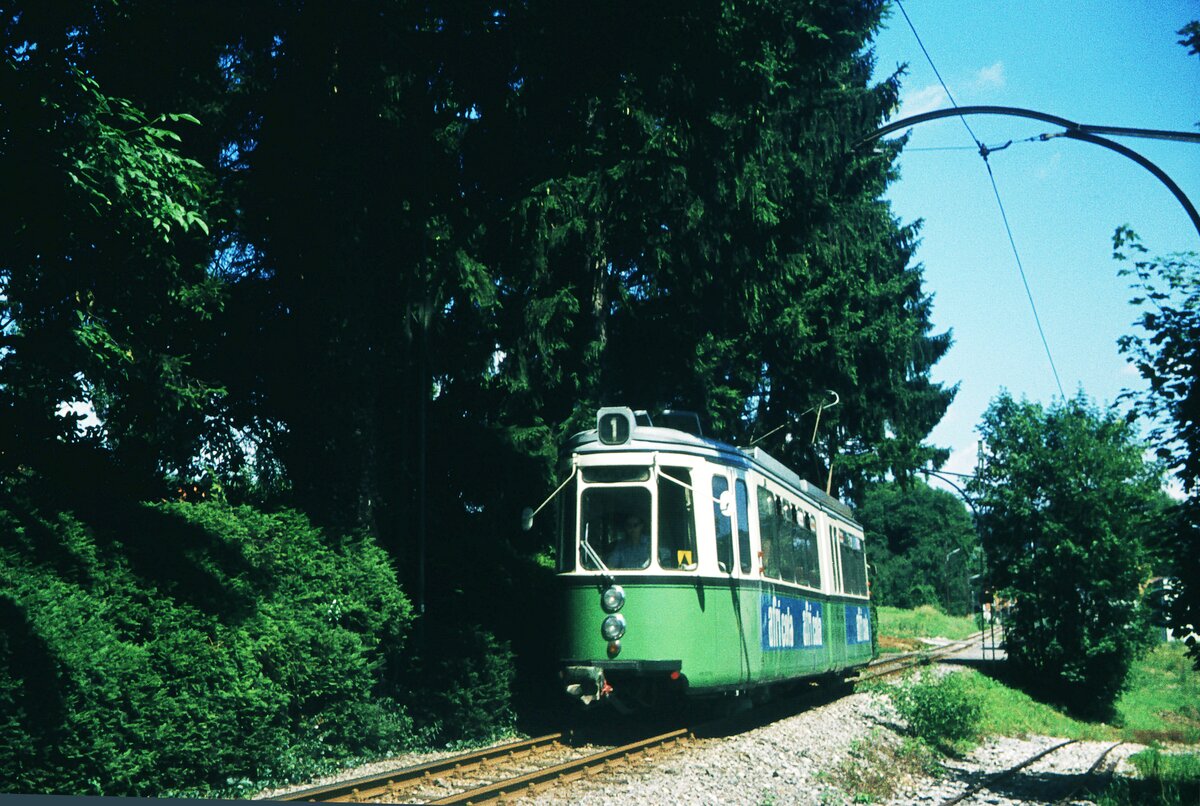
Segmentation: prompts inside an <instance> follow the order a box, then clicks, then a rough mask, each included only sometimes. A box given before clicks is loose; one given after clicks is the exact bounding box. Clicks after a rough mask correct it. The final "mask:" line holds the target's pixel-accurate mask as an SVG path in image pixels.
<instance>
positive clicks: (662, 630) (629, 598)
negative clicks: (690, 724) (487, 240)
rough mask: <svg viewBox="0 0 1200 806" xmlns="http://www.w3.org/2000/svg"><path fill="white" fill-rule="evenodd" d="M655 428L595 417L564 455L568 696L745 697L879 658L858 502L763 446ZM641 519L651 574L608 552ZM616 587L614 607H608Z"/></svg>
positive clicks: (641, 699) (628, 702)
mask: <svg viewBox="0 0 1200 806" xmlns="http://www.w3.org/2000/svg"><path fill="white" fill-rule="evenodd" d="M646 423H648V418H647V417H646V416H645V415H644V414H643V413H641V412H639V413H637V414H636V415H635V413H634V412H632V411H631V410H629V409H601V410H600V413H599V415H598V418H597V424H598V427H597V429H596V430H592V431H585V432H582V433H580V434H576V435H575V436H574V437H572V438H571V439H570V441H569V442H568V443H567V446H566V447H565V449H564V453H563V460H564V461H563V463H564V467H565V470H566V472H567V473H569V474H570V476H569V479H568V482H567V483H566V484H565V485H564V487H563V488H562V491H561V499H560V506H559V528H560V531H559V534H560V544H559V551H558V555H559V569H558V570H559V573H558V575H557V582H558V584H559V588H560V594H561V598H560V604H561V607H562V609H563V613H564V616H565V621H564V623H565V631H564V636H563V643H562V645H561V647H560V655H559V657H560V658H561V659H562V668H561V672H560V674H561V677H562V679H563V682H564V685H565V688H566V691H567V693H568V694H569V695H571V696H572V697H574V698H576V699H578V700H579V701H581V702H582V703H584V704H592V703H596V702H601V701H604V700H606V699H610V698H611V699H612V700H614V701H615V702H616V703H617V704H618V706H619V707H625V706H636V705H647V704H650V703H651V702H653V701H657V699H658V697H660V696H661V695H662V694H663V693H664V692H675V693H686V694H687V695H690V696H708V695H718V694H731V693H745V692H751V691H753V690H755V689H762V688H764V687H769V686H773V685H777V684H780V683H784V682H788V681H796V680H799V679H803V678H812V677H824V676H838V675H843V674H845V673H846V672H848V671H849V670H851V669H854V668H856V667H861V666H863V665H865V664H866V663H867V662H868V661H870V659H871V657H872V642H871V629H872V625H871V623H870V608H869V597H868V586H867V579H866V558H865V553H864V551H863V542H862V536H863V535H862V527H861V526H860V525H859V524H858V523H857V522H855V520H854V518H853V516H852V513H851V511H850V510H849V508H848V507H846V506H845V505H844V504H842V503H841V502H839V501H837V500H836V499H834V498H831V497H830V496H828V495H826V494H825V493H824V492H823V491H821V490H819V489H817V488H815V487H814V486H813V485H810V484H808V483H807V482H805V481H803V480H801V479H800V478H799V477H798V476H797V475H796V474H795V473H794V472H792V471H791V470H789V469H788V468H786V467H785V466H784V465H782V464H781V463H779V462H778V461H777V460H775V459H773V458H772V457H770V456H769V455H767V454H766V453H764V452H763V451H761V450H760V449H757V448H755V449H750V450H743V449H740V448H736V447H734V446H731V445H727V444H725V443H721V442H716V441H713V440H709V439H705V438H703V437H701V436H699V435H698V433H689V432H687V431H681V430H677V429H674V428H662V427H654V426H651V425H648V424H646ZM694 430H695V431H696V432H698V431H699V428H698V427H697V428H695V429H694ZM602 433H603V434H604V436H605V438H604V439H602V438H601V434H602ZM667 476H669V478H666V477H667ZM726 490H728V492H726ZM631 511H635V515H636V516H638V517H642V518H643V519H644V522H646V523H648V524H649V525H650V527H651V528H650V529H649V536H650V550H649V556H648V557H646V558H645V559H646V565H645V567H629V566H639V565H640V563H638V562H637V561H636V560H635V561H630V560H629V559H625V560H617V562H616V566H610V565H608V564H607V563H605V559H604V558H605V553H606V552H608V553H609V555H610V556H613V557H616V556H618V555H614V554H613V553H612V552H613V550H614V549H613V544H614V540H616V541H618V542H619V536H618V535H617V532H618V531H619V526H617V524H618V522H619V521H620V519H622V518H626V519H627V518H628V516H629V515H630V513H631ZM585 537H586V538H587V546H586V547H585V546H583V545H582V543H583V539H584V538H585ZM689 552H690V553H689ZM772 555H775V556H774V557H773V556H772ZM597 559H599V560H600V563H605V565H604V567H601V565H600V563H597V562H596V560H597ZM618 566H619V567H618ZM614 586H616V587H619V589H621V590H622V592H623V594H624V601H623V603H622V604H621V605H620V607H619V609H617V610H614V608H613V602H611V601H610V602H609V606H608V607H607V608H606V607H605V605H604V603H603V602H602V594H604V592H605V591H608V590H609V589H610V588H613V587H614ZM615 616H619V617H620V618H621V619H623V622H624V624H623V626H624V632H623V634H621V635H620V636H619V638H617V639H616V640H610V638H606V637H605V636H604V635H603V634H602V631H601V628H602V625H603V624H604V622H605V619H608V618H610V617H615ZM610 637H611V633H610Z"/></svg>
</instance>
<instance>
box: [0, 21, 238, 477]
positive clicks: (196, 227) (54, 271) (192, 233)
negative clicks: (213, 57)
mask: <svg viewBox="0 0 1200 806" xmlns="http://www.w3.org/2000/svg"><path fill="white" fill-rule="evenodd" d="M21 5H24V4H21ZM92 28H93V20H92V18H90V17H89V16H88V14H87V11H86V10H85V8H84V7H83V6H76V5H72V6H69V7H68V6H62V5H53V6H43V7H39V8H36V9H35V8H29V9H24V8H17V9H13V8H9V9H8V10H6V12H5V14H4V20H3V23H2V24H0V51H2V52H3V63H2V64H0V99H2V100H0V110H2V113H0V184H2V185H3V186H4V187H6V188H23V189H27V191H28V192H26V193H25V195H24V197H23V198H22V200H21V203H20V204H15V205H11V211H10V214H8V215H6V216H5V217H4V220H3V222H0V240H2V241H3V242H4V243H5V253H4V257H3V259H2V260H0V416H2V417H3V419H4V422H5V426H6V427H5V429H4V433H3V435H2V436H0V451H2V452H3V453H4V454H5V455H4V457H3V458H4V461H5V462H6V463H9V465H10V466H11V464H12V463H16V462H22V461H26V462H34V461H37V459H38V457H39V455H40V454H41V452H42V450H43V445H44V443H45V441H47V440H51V439H66V440H69V441H73V440H77V439H87V440H89V441H91V442H92V443H94V444H101V443H102V444H104V445H105V446H106V447H107V448H108V449H109V450H111V451H113V452H114V453H115V454H116V455H117V456H119V457H120V458H121V460H122V461H123V462H125V463H126V464H128V465H129V466H130V467H131V468H136V469H137V470H138V471H140V472H142V473H144V474H146V475H148V476H153V475H157V474H158V473H159V472H160V470H161V469H163V468H170V469H174V470H188V469H191V468H192V467H193V466H194V465H193V461H194V458H195V455H196V452H197V451H198V449H199V447H200V444H201V442H202V441H203V437H204V435H205V430H206V422H205V419H204V415H205V412H206V411H209V410H211V408H212V407H213V406H214V403H215V401H217V400H219V398H220V396H221V394H222V391H223V389H222V386H221V384H220V383H219V382H217V381H214V380H213V379H212V378H211V377H206V376H205V374H204V373H202V372H201V371H199V368H198V366H197V364H198V360H199V354H201V353H203V352H204V346H203V344H201V343H198V342H201V341H202V340H203V338H204V336H203V334H204V333H205V332H206V328H208V327H209V320H210V319H211V317H212V316H213V315H214V314H216V313H217V312H218V311H219V310H220V308H221V304H222V296H223V291H222V288H221V287H220V284H219V283H218V282H217V281H216V280H215V278H213V277H211V276H209V275H208V273H207V272H206V270H205V267H206V263H207V260H208V256H207V254H206V250H205V245H206V242H207V236H208V234H209V225H208V223H207V222H206V220H205V216H206V205H207V203H208V198H209V196H210V195H211V191H212V185H211V182H212V175H211V173H210V172H209V171H208V170H207V169H206V168H205V167H204V166H203V165H202V164H201V163H200V162H198V161H197V160H195V159H193V158H190V157H188V156H185V155H184V154H183V153H182V151H181V144H182V142H183V133H184V132H188V131H189V130H191V131H194V130H195V129H196V128H197V127H196V123H197V122H198V121H197V119H196V118H195V117H194V116H192V115H189V114H182V113H174V112H172V113H160V114H156V113H154V112H149V111H147V108H146V107H145V106H144V105H140V104H137V103H135V102H134V101H132V100H130V99H128V98H127V97H124V96H121V95H118V94H114V93H113V92H111V91H110V90H109V89H108V88H106V86H105V83H104V81H103V80H102V79H101V78H99V77H97V75H96V74H95V73H93V72H92V71H91V70H90V69H89V66H88V65H87V63H86V60H87V57H88V56H89V54H90V49H89V43H88V42H87V36H88V31H89V30H91V29H92ZM63 404H76V405H77V406H86V405H90V406H91V407H92V408H93V409H95V410H96V411H97V412H98V413H99V414H100V415H101V419H102V424H101V425H98V426H94V427H92V428H90V429H89V431H88V432H87V433H86V434H85V433H84V432H82V431H81V430H79V429H78V427H77V423H78V421H79V420H80V419H82V415H80V414H78V413H77V412H75V411H62V410H60V408H61V407H62V406H63Z"/></svg>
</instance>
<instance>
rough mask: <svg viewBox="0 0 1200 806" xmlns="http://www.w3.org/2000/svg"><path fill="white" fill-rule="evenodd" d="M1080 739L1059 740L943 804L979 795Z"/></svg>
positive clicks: (952, 803) (947, 805) (952, 805)
mask: <svg viewBox="0 0 1200 806" xmlns="http://www.w3.org/2000/svg"><path fill="white" fill-rule="evenodd" d="M1078 741H1079V740H1078V739H1067V740H1066V741H1065V742H1059V743H1058V744H1056V745H1052V746H1051V747H1047V748H1046V749H1045V750H1042V751H1041V752H1039V753H1035V754H1034V755H1032V756H1030V757H1029V758H1027V759H1025V760H1024V761H1022V762H1021V763H1020V764H1015V765H1013V766H1012V767H1009V768H1008V769H1006V770H1001V771H1000V772H998V773H996V774H995V775H991V776H989V777H988V778H986V779H985V780H983V781H981V782H979V783H977V784H975V785H974V786H972V787H970V788H969V789H967V791H966V792H963V793H962V794H961V795H957V796H955V797H953V798H950V800H944V801H942V806H954V804H956V803H962V802H963V801H964V800H966V799H967V798H969V797H971V796H972V795H977V794H979V793H980V792H982V791H983V790H985V789H991V788H992V787H993V786H995V785H996V784H998V783H999V782H1001V781H1003V780H1004V779H1005V778H1007V777H1009V776H1010V775H1012V774H1014V773H1017V772H1020V771H1021V770H1023V769H1025V768H1026V767H1028V766H1029V765H1030V764H1032V763H1033V762H1035V761H1038V760H1039V759H1043V758H1045V757H1046V756H1048V755H1050V754H1051V753H1053V752H1054V751H1055V750H1060V749H1062V748H1064V747H1066V746H1067V745H1070V744H1075V743H1076V742H1078Z"/></svg>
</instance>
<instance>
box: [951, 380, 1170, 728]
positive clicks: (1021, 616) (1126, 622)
mask: <svg viewBox="0 0 1200 806" xmlns="http://www.w3.org/2000/svg"><path fill="white" fill-rule="evenodd" d="M979 431H980V434H982V435H983V438H984V444H985V446H986V451H985V453H984V459H983V461H982V462H981V465H980V468H979V470H978V471H977V473H976V476H975V478H973V479H972V480H971V481H970V482H969V483H968V487H969V489H970V490H971V491H972V492H973V493H975V494H976V495H977V496H978V499H977V505H978V507H979V510H980V513H981V514H980V518H979V523H980V526H981V529H982V532H983V534H984V537H985V545H986V547H987V563H988V574H989V578H990V580H991V582H992V584H993V585H994V586H995V591H996V594H997V596H998V597H1003V598H1004V599H1005V600H1007V601H1008V602H1010V603H1011V606H1010V607H1005V608H1003V609H1001V610H1000V613H1001V619H1002V623H1003V625H1004V641H1005V647H1006V650H1007V655H1008V662H1009V664H1010V665H1011V666H1012V668H1013V669H1014V670H1015V671H1017V672H1019V673H1020V674H1021V675H1022V676H1023V679H1024V683H1025V684H1026V685H1028V686H1029V687H1030V688H1031V689H1033V690H1036V691H1037V692H1038V693H1039V695H1040V696H1043V697H1047V698H1049V699H1052V700H1054V701H1057V702H1061V703H1063V704H1064V705H1066V706H1068V707H1069V708H1071V709H1072V710H1073V711H1074V712H1075V713H1077V714H1083V715H1088V716H1105V715H1107V713H1108V712H1109V711H1110V710H1111V708H1112V704H1113V703H1114V701H1115V700H1116V697H1117V696H1118V695H1119V693H1120V692H1121V690H1122V688H1123V687H1124V685H1125V678H1126V675H1127V673H1128V670H1129V667H1130V665H1131V664H1132V663H1133V661H1134V660H1135V659H1136V658H1137V657H1138V655H1139V654H1141V653H1142V652H1144V651H1145V650H1146V649H1148V648H1149V646H1150V644H1149V643H1148V641H1147V638H1148V632H1147V630H1146V623H1145V619H1146V613H1145V610H1144V608H1142V607H1141V606H1140V604H1139V588H1140V585H1141V583H1142V582H1143V581H1145V579H1146V578H1147V577H1148V576H1149V571H1148V566H1147V552H1146V548H1145V540H1146V537H1147V536H1148V535H1155V534H1158V533H1160V532H1161V531H1162V530H1163V528H1164V525H1163V523H1162V520H1161V516H1162V513H1163V511H1164V507H1165V506H1166V505H1168V504H1169V502H1168V501H1166V500H1165V499H1166V494H1165V493H1164V492H1163V491H1162V478H1161V477H1162V470H1161V468H1160V467H1158V466H1156V465H1154V464H1149V463H1147V462H1146V460H1145V447H1146V446H1145V445H1144V444H1143V443H1142V442H1141V441H1140V439H1139V438H1138V435H1137V433H1136V431H1135V430H1134V428H1133V426H1132V425H1131V424H1130V423H1128V422H1127V421H1126V420H1125V419H1124V418H1122V417H1121V416H1119V415H1118V414H1116V413H1114V412H1112V411H1109V410H1102V409H1100V408H1098V407H1097V406H1096V405H1095V404H1093V403H1092V402H1091V401H1089V400H1088V399H1087V398H1086V397H1085V396H1084V395H1083V394H1082V393H1081V394H1080V395H1078V396H1077V397H1075V398H1074V399H1072V400H1062V401H1058V402H1056V403H1054V404H1052V405H1051V406H1049V407H1043V406H1041V405H1040V404H1035V403H1030V402H1028V401H1020V402H1018V401H1016V400H1014V399H1013V398H1012V396H1010V395H1008V394H1007V393H1005V394H1001V395H1000V396H998V397H997V398H996V399H995V400H993V401H992V404H991V406H990V407H989V408H988V410H987V411H986V412H985V413H984V417H983V423H982V424H981V425H980V427H979Z"/></svg>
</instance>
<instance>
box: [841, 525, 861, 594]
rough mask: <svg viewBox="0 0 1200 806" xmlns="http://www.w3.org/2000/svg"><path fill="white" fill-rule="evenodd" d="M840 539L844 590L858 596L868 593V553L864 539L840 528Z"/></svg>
mask: <svg viewBox="0 0 1200 806" xmlns="http://www.w3.org/2000/svg"><path fill="white" fill-rule="evenodd" d="M838 531H839V533H840V534H839V537H840V539H839V540H838V543H839V546H840V549H841V551H840V553H841V561H842V590H844V591H845V592H846V593H850V594H854V595H857V596H866V595H867V555H866V552H865V551H864V550H863V540H862V538H861V537H858V536H857V535H852V534H850V533H848V532H843V531H841V530H840V529H839V530H838Z"/></svg>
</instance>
